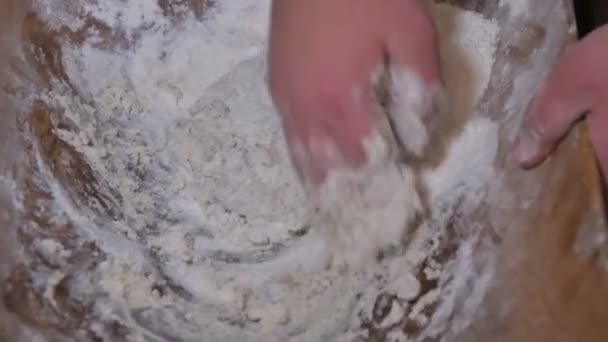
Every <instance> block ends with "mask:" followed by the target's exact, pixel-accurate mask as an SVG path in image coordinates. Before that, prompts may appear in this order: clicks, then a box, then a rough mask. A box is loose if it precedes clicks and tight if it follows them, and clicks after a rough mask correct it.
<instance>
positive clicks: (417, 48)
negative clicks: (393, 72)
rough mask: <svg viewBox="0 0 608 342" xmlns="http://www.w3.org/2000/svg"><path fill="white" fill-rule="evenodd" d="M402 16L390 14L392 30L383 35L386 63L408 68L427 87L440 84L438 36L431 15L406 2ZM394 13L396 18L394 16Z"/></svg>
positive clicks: (415, 4) (431, 87)
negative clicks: (385, 38)
mask: <svg viewBox="0 0 608 342" xmlns="http://www.w3.org/2000/svg"><path fill="white" fill-rule="evenodd" d="M407 7H408V8H404V9H403V11H408V12H410V13H408V15H407V17H406V18H405V17H404V15H403V14H402V13H392V14H391V16H392V17H394V18H393V20H394V21H396V22H397V23H396V24H395V25H392V26H391V27H392V31H391V32H389V33H388V35H387V41H386V47H385V48H386V52H387V54H388V56H389V59H390V63H391V65H393V66H397V67H399V68H401V69H410V70H411V71H412V72H415V73H416V74H417V75H418V77H420V78H421V80H422V81H423V82H424V83H425V85H426V86H427V88H428V89H429V90H436V89H440V88H441V87H442V83H443V82H442V79H441V66H440V58H439V46H438V36H437V32H436V28H435V25H434V23H433V20H432V18H431V17H430V15H429V14H428V12H427V10H426V8H424V7H423V6H421V5H420V4H417V3H416V2H410V5H409V6H407ZM395 15H396V17H395Z"/></svg>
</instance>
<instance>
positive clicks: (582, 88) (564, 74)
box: [513, 42, 595, 167]
mask: <svg viewBox="0 0 608 342" xmlns="http://www.w3.org/2000/svg"><path fill="white" fill-rule="evenodd" d="M584 43H585V42H581V43H579V44H577V45H574V46H572V47H571V48H569V49H567V50H566V52H565V53H564V55H563V56H562V58H561V59H560V60H559V62H558V63H557V65H556V66H555V68H554V69H553V71H552V72H551V73H550V75H549V77H548V79H547V80H546V82H545V84H544V85H543V86H542V88H541V89H540V91H539V92H538V93H537V94H536V96H535V98H533V99H532V101H531V102H530V103H529V105H528V106H527V108H526V110H525V112H524V117H523V121H522V125H521V127H520V129H519V132H518V134H517V136H516V138H515V141H514V145H513V155H514V156H515V158H516V159H517V160H518V161H519V163H520V164H521V165H522V166H523V167H534V166H536V165H538V164H540V163H541V162H542V161H544V160H545V159H546V158H547V156H548V155H549V154H550V153H551V152H552V151H553V150H554V149H555V147H556V146H557V144H558V143H559V141H560V140H561V139H562V138H563V137H564V136H565V135H566V134H567V132H568V131H569V130H570V128H571V127H572V125H573V124H574V123H575V122H576V121H577V120H578V119H580V118H582V117H583V116H584V115H585V114H586V113H587V112H588V111H589V110H590V108H591V105H592V99H591V98H590V96H591V94H592V93H591V92H590V91H588V89H589V83H590V82H591V80H592V79H593V78H594V77H595V76H594V75H593V74H592V73H590V71H591V70H592V69H593V67H592V66H590V65H587V64H589V63H587V64H586V63H585V59H586V58H585V50H586V49H585V44H584ZM581 62H582V63H581Z"/></svg>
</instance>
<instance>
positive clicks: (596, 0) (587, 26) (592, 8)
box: [574, 0, 608, 37]
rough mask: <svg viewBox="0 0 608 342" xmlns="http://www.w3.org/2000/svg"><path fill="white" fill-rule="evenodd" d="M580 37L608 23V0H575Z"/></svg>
mask: <svg viewBox="0 0 608 342" xmlns="http://www.w3.org/2000/svg"><path fill="white" fill-rule="evenodd" d="M574 12H575V13H576V22H577V29H578V35H579V37H584V36H585V35H587V34H588V33H589V32H591V31H592V30H593V29H595V28H597V27H598V26H600V25H602V24H606V23H608V0H574Z"/></svg>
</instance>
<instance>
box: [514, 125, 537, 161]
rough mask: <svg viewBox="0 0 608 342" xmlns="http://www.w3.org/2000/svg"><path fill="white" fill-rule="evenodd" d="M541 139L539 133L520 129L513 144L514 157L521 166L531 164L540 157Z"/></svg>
mask: <svg viewBox="0 0 608 342" xmlns="http://www.w3.org/2000/svg"><path fill="white" fill-rule="evenodd" d="M539 151H540V139H539V136H538V134H537V133H535V132H534V131H531V130H528V129H520V131H519V133H518V134H517V137H516V138H515V142H514V144H513V156H514V157H515V159H516V160H517V161H518V162H519V163H520V164H529V163H531V162H533V161H534V159H536V158H537V157H538V154H539Z"/></svg>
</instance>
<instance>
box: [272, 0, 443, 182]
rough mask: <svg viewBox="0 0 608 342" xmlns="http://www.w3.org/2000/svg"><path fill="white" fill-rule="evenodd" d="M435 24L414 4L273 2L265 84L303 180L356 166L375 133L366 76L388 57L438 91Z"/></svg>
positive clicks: (392, 0)
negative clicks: (336, 168)
mask: <svg viewBox="0 0 608 342" xmlns="http://www.w3.org/2000/svg"><path fill="white" fill-rule="evenodd" d="M436 40H437V37H436V32H435V27H434V25H433V22H432V20H431V18H430V16H429V15H428V12H427V10H426V8H425V6H424V5H422V2H421V1H416V0H383V1H377V0H355V1H353V0H275V1H274V2H273V8H272V22H271V32H270V46H269V56H268V57H269V86H270V91H271V95H272V98H273V101H274V103H275V106H276V107H277V110H278V112H279V114H280V116H281V119H282V124H283V129H284V132H285V136H286V139H287V144H288V147H289V151H290V154H291V157H292V161H293V163H294V165H295V168H296V170H297V171H298V173H299V175H300V177H301V178H303V179H305V180H307V181H308V182H313V183H319V182H321V181H322V180H323V179H324V177H325V175H326V173H327V171H328V170H329V169H331V168H333V167H339V166H349V167H356V166H359V165H362V164H363V163H364V162H365V161H366V160H367V156H366V153H365V150H364V146H363V142H364V139H365V138H366V137H368V136H369V135H370V134H371V132H372V130H373V127H372V126H373V111H374V108H375V107H374V103H373V102H374V98H373V96H372V84H371V83H372V82H371V78H372V74H373V73H374V72H375V71H377V70H378V68H379V67H381V66H382V64H383V62H384V61H385V59H387V58H388V60H389V61H390V63H391V65H395V66H402V67H403V68H404V69H405V68H407V70H410V71H411V72H412V73H413V74H415V75H416V77H418V78H419V79H420V80H421V81H422V83H423V85H424V87H425V88H427V89H429V91H431V90H432V89H438V88H439V87H440V83H441V81H440V68H439V56H438V48H437V42H436Z"/></svg>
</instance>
